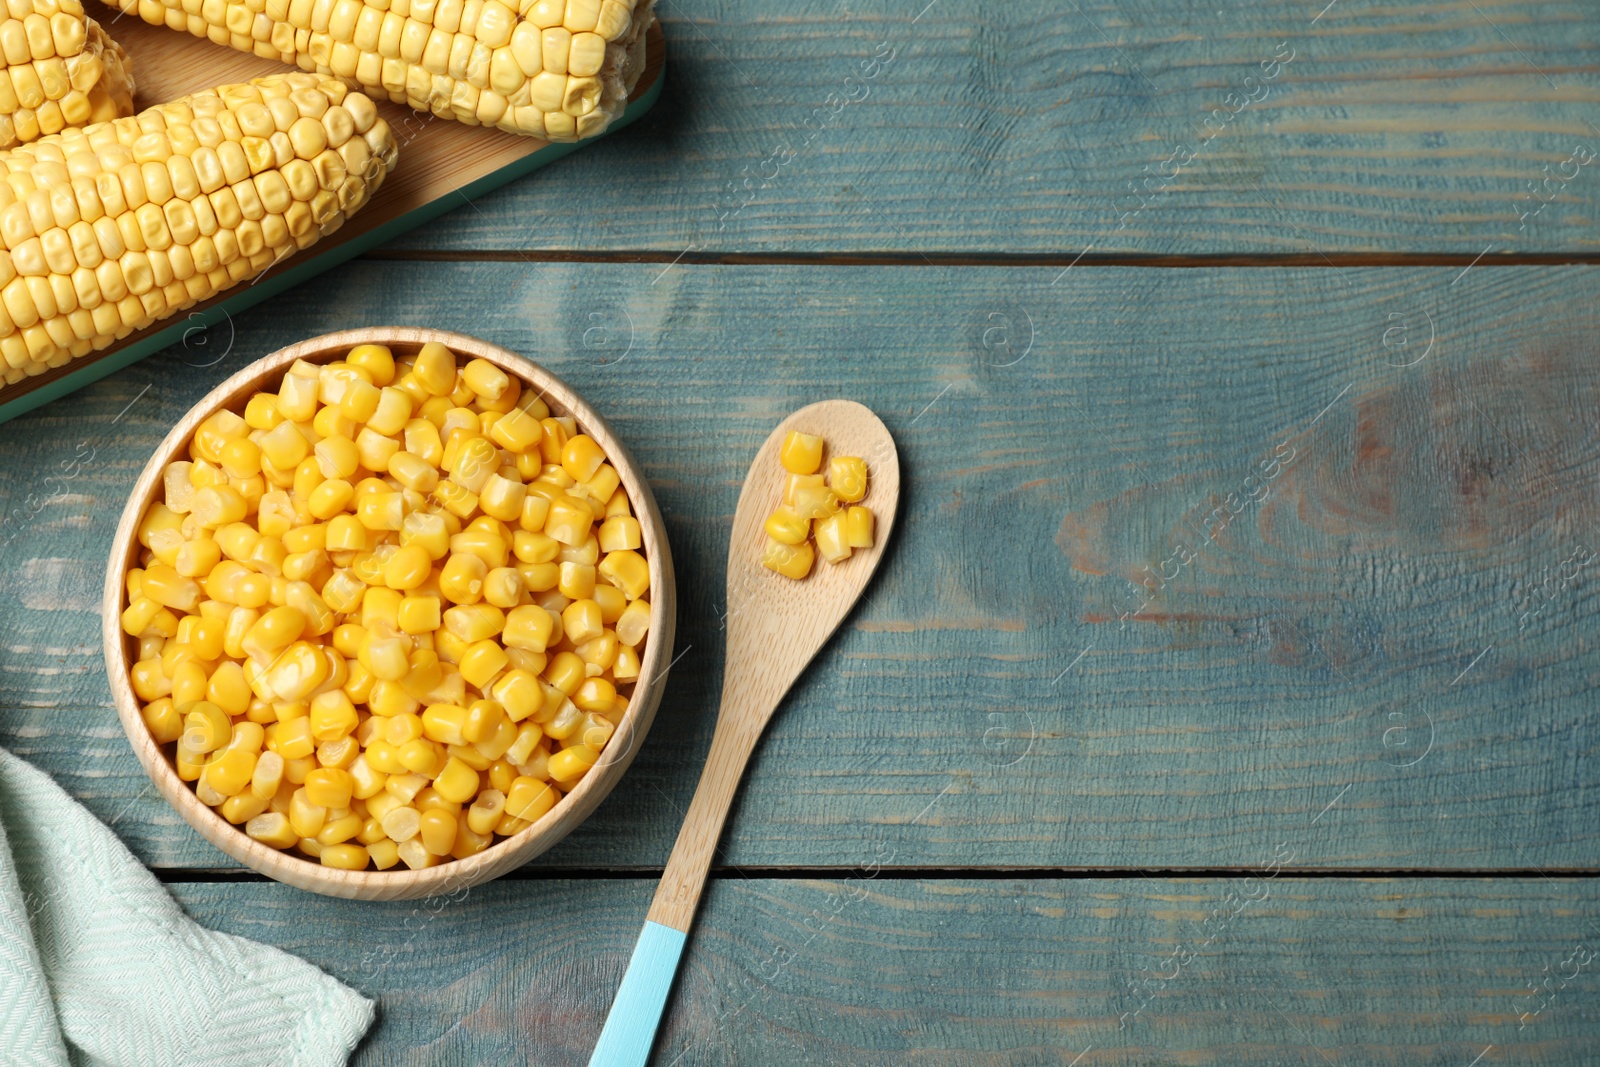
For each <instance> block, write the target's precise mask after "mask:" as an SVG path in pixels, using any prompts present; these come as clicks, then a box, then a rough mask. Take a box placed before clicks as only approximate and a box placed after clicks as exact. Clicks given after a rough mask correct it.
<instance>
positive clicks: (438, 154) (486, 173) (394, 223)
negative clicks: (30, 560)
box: [0, 13, 666, 419]
mask: <svg viewBox="0 0 1600 1067" xmlns="http://www.w3.org/2000/svg"><path fill="white" fill-rule="evenodd" d="M108 21H109V23H110V24H111V25H113V26H114V27H115V37H116V40H117V41H118V42H119V43H120V44H122V45H123V46H124V47H126V48H127V49H128V51H129V52H130V53H131V54H132V55H133V57H134V69H135V78H136V80H137V82H138V90H139V91H138V94H137V96H136V98H135V101H134V104H135V106H136V107H137V108H139V109H141V110H142V109H144V108H147V107H151V106H153V105H155V104H159V103H161V102H163V101H167V100H174V99H177V98H178V97H180V96H184V95H186V94H189V93H193V92H199V91H202V90H205V89H211V88H215V87H216V86H218V85H226V84H228V83H230V82H242V81H248V80H249V79H251V78H256V77H260V76H262V75H267V74H276V73H281V72H283V71H284V70H286V69H290V68H287V67H286V66H285V65H284V64H282V63H279V62H277V61H276V60H271V59H264V58H262V57H260V56H255V55H248V54H246V53H243V52H238V51H235V50H234V49H232V48H226V47H222V46H220V45H216V44H213V43H211V42H209V41H204V40H200V39H198V38H194V37H190V36H189V35H188V34H185V33H177V32H174V31H172V30H169V29H166V28H163V27H157V26H151V25H148V24H147V23H145V22H142V21H140V20H139V19H137V18H134V19H127V20H125V21H124V20H123V18H122V16H121V14H120V13H119V14H118V15H116V16H115V17H114V18H112V19H110V20H108ZM646 47H647V49H648V56H649V58H648V59H647V61H646V64H645V67H644V69H643V70H642V71H641V72H640V75H639V80H638V83H637V84H636V86H635V87H634V91H633V93H632V95H631V96H630V98H629V106H628V108H627V110H626V111H625V112H624V113H623V114H622V115H620V116H618V117H617V119H616V120H615V121H614V122H612V124H611V126H610V127H609V128H608V130H607V131H606V132H607V133H609V132H612V131H614V130H619V129H621V128H622V127H624V126H626V125H628V124H629V123H631V122H633V121H634V120H635V119H637V118H638V116H639V115H640V114H642V113H643V112H644V111H645V110H646V109H648V108H649V107H650V105H651V104H652V103H653V102H654V101H655V99H656V98H657V96H658V95H659V93H660V83H661V75H662V71H663V70H664V69H665V63H666V53H665V47H664V43H663V40H662V37H661V31H660V28H659V27H658V26H652V27H650V28H649V30H648V31H647V36H646ZM377 104H378V110H379V112H380V113H381V114H382V115H383V117H384V118H385V119H386V120H388V122H389V124H390V126H391V127H392V129H393V130H394V140H395V144H396V146H397V147H398V149H399V153H400V155H399V162H397V163H396V164H395V169H394V170H393V171H392V172H390V174H389V175H388V176H387V177H386V178H385V179H384V182H383V186H382V188H381V189H379V191H378V192H377V193H376V194H375V195H374V196H373V197H372V199H371V201H369V202H368V203H367V204H366V205H365V206H363V207H362V208H361V210H360V211H358V212H357V213H356V215H355V216H353V217H352V218H351V219H350V220H349V221H348V222H346V223H345V224H344V225H342V226H341V227H340V228H339V230H338V231H337V232H336V233H334V234H331V235H329V236H328V237H327V238H325V239H323V240H320V241H318V242H317V244H316V245H314V246H313V247H312V248H311V249H305V250H302V251H301V252H299V253H296V254H295V255H292V256H290V257H288V258H287V259H284V260H283V261H281V262H280V263H278V264H276V265H274V266H273V267H271V268H269V269H268V270H266V271H263V272H262V273H261V274H259V275H258V276H257V277H255V278H254V279H252V281H251V282H250V284H249V285H247V286H245V287H243V288H240V287H238V286H235V287H234V288H232V289H229V290H225V291H223V292H221V293H218V294H217V295H216V296H214V297H212V298H211V299H209V300H203V301H201V302H199V303H198V304H195V305H193V308H192V309H189V308H185V309H182V310H183V311H184V312H185V314H184V316H183V318H181V319H179V318H178V317H177V314H176V313H175V314H173V315H169V316H168V317H167V318H165V319H162V320H160V321H158V322H156V323H154V324H152V325H150V326H148V327H146V328H145V329H143V330H139V331H137V332H135V333H132V334H129V335H128V336H127V337H125V338H123V339H122V340H120V341H118V342H117V343H116V344H114V345H111V346H109V347H107V348H105V349H103V350H101V351H98V352H91V353H89V354H88V355H85V356H81V357H79V358H77V359H74V360H72V361H71V362H69V363H66V364H63V365H62V366H60V367H57V368H54V369H52V370H48V371H45V372H44V373H42V374H40V375H38V376H36V377H31V378H24V379H23V380H21V381H19V382H15V383H13V384H11V385H5V386H3V387H0V419H8V418H13V417H15V416H16V415H18V414H21V413H22V412H24V411H28V410H31V409H32V408H34V407H36V406H38V405H39V404H41V403H44V402H46V401H48V400H53V399H55V398H56V397H58V396H63V395H65V394H66V393H67V392H68V391H70V390H72V389H77V388H81V387H82V386H84V385H86V384H88V383H89V382H91V381H94V380H96V379H98V378H101V377H104V376H105V375H106V374H109V373H111V371H113V370H116V369H120V368H122V367H125V366H127V365H128V364H129V363H132V362H133V361H135V360H138V359H143V358H144V357H145V356H148V355H150V354H151V353H153V352H156V351H159V350H160V349H161V348H163V347H165V346H166V345H169V344H174V343H176V342H178V341H179V340H181V339H182V338H184V337H185V336H187V335H188V334H189V333H190V332H191V331H194V330H197V329H202V328H204V327H206V326H209V325H211V324H213V323H215V322H218V321H221V319H222V317H223V315H224V314H237V313H238V312H240V311H242V310H244V309H245V308H247V307H251V306H253V305H255V304H256V303H258V302H260V301H261V300H263V299H265V298H266V297H268V296H273V295H276V294H277V293H279V292H282V291H283V290H284V289H285V288H287V287H288V286H290V285H293V284H295V283H297V282H301V281H304V280H306V279H307V278H310V277H312V276H314V275H315V274H318V273H320V272H322V271H325V270H329V269H331V268H333V267H336V266H338V265H339V264H340V263H343V262H345V261H346V260H348V259H350V258H351V257H353V256H356V255H359V254H360V253H362V252H365V251H368V250H370V249H372V248H374V247H376V246H377V245H378V244H379V243H380V242H381V241H383V240H386V239H388V238H390V237H393V236H395V235H397V234H402V233H404V232H405V231H406V230H408V229H410V228H411V227H413V226H417V225H419V224H420V223H422V222H424V221H425V220H427V219H431V218H434V217H436V216H438V215H439V214H440V213H441V212H443V211H445V210H447V209H448V208H449V207H451V206H453V205H454V204H455V203H457V202H459V201H467V202H470V200H471V198H472V197H474V196H477V195H480V194H481V193H483V192H485V191H487V190H489V189H493V188H497V187H498V186H500V185H503V184H504V183H506V182H508V181H510V180H512V179H513V178H515V177H518V176H522V175H526V174H528V173H530V172H532V171H533V170H535V169H537V168H539V167H543V166H546V165H548V164H549V163H552V162H554V161H555V160H557V159H561V158H563V157H565V156H567V155H569V154H570V153H572V152H575V151H577V150H578V149H579V148H582V147H584V146H586V145H588V144H590V143H592V141H590V140H585V141H582V142H578V143H576V144H552V143H550V142H548V141H544V140H540V139H538V138H533V137H518V136H516V135H514V134H510V133H505V132H502V131H500V130H493V129H483V128H481V127H471V126H465V125H462V124H461V123H459V122H451V121H446V120H440V119H438V118H437V117H436V116H434V115H427V114H423V113H421V112H417V111H412V110H411V109H410V108H408V107H406V106H404V105H403V104H396V103H393V102H391V101H389V100H387V99H381V94H380V98H378V99H377ZM601 136H604V134H602V135H601Z"/></svg>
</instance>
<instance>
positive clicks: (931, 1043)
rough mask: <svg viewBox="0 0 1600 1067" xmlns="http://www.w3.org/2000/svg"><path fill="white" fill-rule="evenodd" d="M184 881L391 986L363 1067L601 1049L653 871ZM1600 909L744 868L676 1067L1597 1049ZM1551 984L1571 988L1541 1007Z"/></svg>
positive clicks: (282, 940)
mask: <svg viewBox="0 0 1600 1067" xmlns="http://www.w3.org/2000/svg"><path fill="white" fill-rule="evenodd" d="M1256 844H1257V848H1258V849H1259V852H1260V856H1259V857H1258V858H1263V859H1264V858H1268V857H1271V856H1272V855H1273V850H1274V845H1275V842H1274V841H1273V840H1271V839H1267V840H1262V841H1260V842H1257V843H1256ZM172 889H173V890H174V892H175V893H176V895H177V897H178V899H179V901H180V902H181V903H182V905H183V906H184V908H185V909H186V910H187V911H188V912H189V913H190V914H191V915H193V916H194V917H195V918H196V919H197V920H199V921H200V922H201V923H202V924H204V925H206V926H213V927H216V928H218V929H221V930H225V931H227V932H229V933H235V934H240V935H242V936H245V937H249V938H254V939H258V940H262V941H266V942H268V943H271V944H275V945H278V946H279V947H281V948H284V949H287V950H288V951H290V952H293V953H295V954H297V955H300V956H303V957H305V958H307V959H309V960H310V961H311V962H313V963H315V964H317V965H319V966H321V967H323V968H325V969H326V970H327V971H328V972H329V973H330V974H332V975H333V976H334V977H335V978H338V979H340V980H342V981H345V982H348V983H350V984H352V985H354V986H355V987H356V988H357V989H359V990H361V991H362V992H364V993H366V994H368V995H369V996H374V997H376V998H377V1000H378V1004H379V1009H378V1019H379V1021H378V1023H377V1024H376V1026H375V1027H374V1029H373V1031H372V1033H371V1035H370V1036H369V1037H368V1038H367V1040H366V1041H365V1043H364V1044H363V1045H362V1046H361V1047H360V1049H359V1050H358V1051H357V1053H356V1055H355V1057H354V1058H353V1059H352V1061H351V1062H352V1063H353V1064H356V1065H358V1067H367V1065H377V1064H383V1065H385V1067H398V1065H410V1064H417V1065H421V1064H429V1065H435V1064H451V1065H454V1064H479V1063H495V1064H503V1063H530V1064H531V1063H537V1064H541V1065H547V1067H564V1065H568V1064H576V1065H581V1064H584V1063H585V1062H587V1060H588V1055H589V1050H590V1048H591V1047H592V1046H593V1043H594V1040H595V1037H596V1036H597V1035H598V1034H599V1032H600V1026H601V1021H602V1019H603V1018H604V1015H605V1011H606V1008H607V1006H608V1005H609V1004H610V1001H611V996H612V993H613V991H614V990H615V988H616V984H617V982H618V980H619V978H620V977H621V974H622V970H623V968H624V966H625V965H626V963H627V958H628V953H629V951H630V950H631V948H632V946H633V939H634V937H635V936H636V935H637V933H638V916H639V913H640V911H642V910H643V907H644V903H645V901H646V900H647V899H648V897H649V893H650V889H651V886H650V883H649V882H647V881H644V880H632V879H624V880H599V881H538V882H507V881H501V882H496V883H492V884H489V885H485V886H480V887H478V888H477V889H474V890H472V891H470V893H468V894H465V895H464V896H463V897H458V898H456V899H454V900H448V899H442V898H441V899H439V900H435V901H428V902H413V903H410V904H403V903H393V904H354V903H347V902H344V901H335V900H316V901H308V899H307V898H306V897H305V896H304V895H303V894H300V893H297V892H295V891H294V890H291V889H288V888H286V887H283V886H275V885H270V884H254V885H198V884H188V885H181V886H173V887H172ZM1252 898H1253V902H1249V903H1245V901H1249V900H1252ZM308 903H311V904H314V905H315V907H314V908H312V907H308V906H307V904H308ZM1597 903H1600V899H1597V887H1596V884H1595V883H1594V882H1593V881H1592V880H1581V881H1572V880H1565V879H1560V880H1555V881H1546V880H1544V879H1541V878H1538V877H1533V878H1526V879H1496V880H1478V879H1471V880H1448V881H1427V880H1421V881H1419V880H1413V879H1363V880H1354V879H1350V880H1346V879H1338V880H1322V879H1302V878H1298V877H1296V876H1295V875H1294V873H1293V871H1292V864H1291V865H1290V869H1284V870H1283V871H1282V872H1281V873H1279V875H1278V876H1277V877H1276V878H1270V879H1269V878H1264V877H1263V878H1261V879H1257V880H1252V881H1250V882H1248V883H1246V882H1245V881H1243V880H1239V879H1233V880H1221V881H1218V880H1209V879H1166V878H1150V879H1144V878H1129V879H1121V880H1116V881H1106V880H1098V879H1087V880H1073V881H1060V880H1051V879H1045V880H1032V881H1020V880H1014V879H1007V878H1005V877H1003V876H999V877H994V878H991V879H988V880H982V881H973V880H951V881H931V882H929V881H895V880H890V879H888V878H883V877H880V878H877V879H872V878H865V877H863V878H856V879H851V880H846V881H831V880H830V881H792V880H777V879H773V880H766V879H763V880H740V879H738V878H729V879H719V880H717V881H716V882H714V883H713V885H712V887H711V891H710V893H709V894H708V897H707V901H706V911H705V914H704V915H703V917H702V919H701V922H700V923H699V925H698V926H697V928H696V930H695V932H694V933H693V934H692V935H691V938H690V941H689V945H688V949H687V954H686V955H685V957H684V966H683V969H682V972H681V973H680V975H679V979H678V985H677V990H676V994H675V996H674V999H673V1002H672V1010H671V1012H670V1014H669V1016H668V1018H667V1019H666V1020H665V1021H664V1025H663V1028H662V1034H661V1037H660V1039H659V1041H658V1043H657V1045H656V1051H655V1055H654V1057H653V1059H652V1061H651V1062H652V1063H654V1064H656V1065H657V1067H671V1065H675V1067H711V1065H733V1064H740V1065H743V1064H815V1065H821V1067H838V1065H856V1064H863V1065H874V1067H876V1065H887V1064H918V1065H940V1067H964V1065H1002V1067H1036V1065H1039V1064H1052V1065H1056V1067H1067V1065H1069V1064H1071V1063H1073V1062H1074V1060H1075V1059H1077V1061H1078V1063H1079V1067H1109V1065H1135V1064H1140V1065H1142V1064H1153V1063H1188V1064H1213V1065H1215V1064H1244V1065H1262V1067H1265V1065H1268V1064H1271V1065H1274V1067H1277V1065H1282V1064H1306V1065H1310V1064H1326V1063H1334V1064H1353V1063H1360V1064H1395V1065H1399V1064H1407V1065H1411V1064H1433V1065H1438V1067H1466V1065H1468V1064H1470V1063H1471V1062H1472V1061H1473V1058H1474V1057H1475V1056H1478V1055H1479V1054H1480V1053H1482V1052H1483V1051H1484V1049H1485V1047H1486V1046H1491V1045H1492V1046H1493V1049H1492V1050H1491V1051H1490V1052H1489V1053H1488V1055H1487V1056H1485V1057H1484V1059H1483V1061H1482V1062H1483V1063H1541V1064H1571V1065H1587V1064H1589V1063H1591V1062H1592V1061H1593V1045H1594V1026H1595V1009H1594V995H1593V991H1594V984H1595V982H1596V981H1597V979H1596V976H1595V968H1596V966H1600V961H1593V962H1591V963H1590V964H1589V966H1588V967H1587V968H1583V969H1579V968H1578V966H1577V965H1578V962H1579V960H1581V958H1582V956H1581V955H1579V956H1578V957H1573V952H1574V949H1575V947H1576V946H1577V945H1579V944H1580V943H1583V944H1586V945H1587V946H1589V952H1590V953H1591V954H1592V952H1593V948H1594V945H1595V938H1596V931H1595V930H1594V927H1593V918H1592V917H1593V914H1594V911H1595V906H1596V904H1597ZM1235 908H1237V909H1238V911H1237V914H1235V913H1234V909H1235ZM1175 954H1179V955H1178V956H1177V957H1176V958H1175ZM1183 960H1187V962H1182V961H1183ZM1567 960H1571V962H1569V963H1567V964H1566V965H1565V966H1563V961H1567ZM1546 968H1548V971H1547V970H1546ZM1575 970H1576V971H1577V972H1578V973H1577V974H1576V975H1575V977H1574V978H1573V980H1572V981H1570V982H1568V983H1566V988H1565V989H1564V990H1562V989H1560V986H1561V985H1562V980H1561V978H1560V974H1562V973H1565V974H1572V973H1573V972H1574V971H1575ZM1547 975H1549V976H1551V989H1552V990H1559V992H1557V994H1556V996H1555V997H1554V998H1553V999H1548V998H1549V994H1548V993H1545V994H1544V997H1545V998H1547V999H1545V1001H1544V1003H1545V1007H1544V1010H1542V1011H1540V1012H1539V1013H1538V1014H1537V1015H1533V1014H1532V1012H1533V1010H1534V1009H1535V1008H1537V1007H1539V1005H1540V998H1537V997H1530V996H1529V995H1528V988H1529V986H1530V984H1534V985H1537V984H1539V983H1541V982H1542V981H1543V980H1544V979H1545V978H1546V976H1547ZM1163 976H1165V977H1163ZM1523 1013H1528V1017H1527V1018H1526V1019H1524V1018H1523V1017H1522V1016H1523ZM1079 1057H1081V1058H1079Z"/></svg>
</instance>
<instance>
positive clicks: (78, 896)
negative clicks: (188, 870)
mask: <svg viewBox="0 0 1600 1067" xmlns="http://www.w3.org/2000/svg"><path fill="white" fill-rule="evenodd" d="M286 891H287V890H286ZM372 1014H373V1009H372V1002H371V1001H369V1000H367V999H366V998H365V997H363V996H361V995H360V994H358V993H356V992H355V991H354V990H351V989H347V988H346V987H345V986H343V985H340V984H339V983H338V982H336V981H334V980H333V979H332V978H329V977H328V976H327V975H325V974H323V973H322V972H321V971H320V970H318V969H317V968H315V967H313V966H312V965H311V964H309V963H306V962H305V961H304V960H300V959H296V958H295V957H293V956H291V955H289V954H288V953H286V952H281V951H279V950H278V949H275V948H272V947H270V946H267V945H260V944H257V943H256V942H254V941H247V940H245V939H244V938H242V937H234V936H233V935H232V934H220V933H217V932H216V931H214V930H207V929H205V928H204V927H201V926H199V925H197V924H196V923H195V922H194V921H193V920H192V919H190V918H189V917H188V916H186V915H184V914H183V912H182V911H181V910H179V908H178V905H177V904H176V903H175V902H174V901H173V899H172V897H171V896H169V895H168V894H167V891H166V890H165V889H164V888H162V885H161V883H160V882H158V881H156V879H155V877H154V876H153V875H152V874H151V873H150V872H149V871H147V870H145V868H144V865H143V864H141V863H140V862H139V861H138V860H136V859H134V857H133V855H132V853H130V852H129V851H128V850H127V848H126V847H125V846H124V845H123V844H122V842H121V841H119V840H117V837H116V835H115V834H113V833H112V832H111V831H110V830H108V829H107V828H106V827H105V826H104V825H103V824H102V823H101V822H100V821H99V820H98V819H96V818H95V817H94V816H93V815H91V814H89V812H88V811H87V810H85V809H84V808H83V807H82V806H81V805H79V804H78V802H77V801H75V800H73V799H72V798H71V797H70V796H68V795H67V794H66V792H65V791H64V790H62V788H61V787H60V786H58V785H56V783H55V782H53V781H52V780H51V779H50V777H49V776H48V775H46V774H44V773H43V772H42V771H39V770H37V769H35V768H34V767H32V766H31V765H29V764H28V763H27V762H25V761H23V760H21V759H18V758H17V757H16V756H13V755H12V754H11V753H9V752H6V751H4V750H3V749H0V1060H4V1061H5V1062H6V1063H19V1064H22V1063H26V1064H41V1065H51V1067H54V1065H61V1067H68V1065H81V1064H94V1065H100V1064H106V1065H112V1064H115V1065H118V1067H120V1065H123V1064H163V1065H167V1064H204V1065H205V1067H235V1065H239V1067H244V1065H257V1064H260V1065H267V1064H304V1065H307V1067H321V1065H325V1064H326V1065H338V1064H342V1063H344V1062H345V1060H346V1059H347V1058H348V1057H349V1055H350V1050H351V1049H353V1048H354V1047H355V1044H356V1042H357V1041H359V1040H361V1035H362V1034H364V1033H366V1030H367V1027H368V1026H370V1025H372Z"/></svg>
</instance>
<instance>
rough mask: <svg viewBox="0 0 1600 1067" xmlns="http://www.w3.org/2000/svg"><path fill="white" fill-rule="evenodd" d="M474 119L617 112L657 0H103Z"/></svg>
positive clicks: (549, 120)
mask: <svg viewBox="0 0 1600 1067" xmlns="http://www.w3.org/2000/svg"><path fill="white" fill-rule="evenodd" d="M108 2H110V3H113V4H114V5H115V6H118V7H120V8H121V9H122V10H123V11H125V12H127V13H128V14H137V15H138V16H139V17H140V18H141V19H143V20H144V21H146V22H148V23H151V24H152V25H156V26H163V25H164V26H168V27H170V28H172V29H176V30H188V31H189V32H190V33H192V34H194V35H195V36H196V37H206V38H209V39H210V40H212V41H215V42H216V43H218V44H228V45H232V46H233V47H234V48H237V49H239V50H240V51H242V52H253V53H254V54H256V55H259V56H262V57H264V58H267V59H276V60H280V61H282V62H284V63H289V64H293V65H297V66H299V67H301V68H302V69H304V70H311V71H316V72H317V73H319V74H333V75H336V76H338V77H340V78H344V79H345V80H346V81H348V82H351V83H353V84H356V85H359V86H361V87H363V88H365V89H367V90H368V91H370V92H373V93H379V92H382V93H385V94H387V95H388V97H389V99H391V100H393V101H394V102H395V103H399V104H408V105H410V106H411V107H412V108H415V109H416V110H418V111H424V112H432V113H433V114H435V115H439V116H441V117H444V118H454V119H457V120H459V121H461V122H464V123H467V124H468V125H473V126H477V125H484V126H495V127H498V128H500V129H502V130H508V131H510V132H512V133H520V134H527V135H529V136H533V137H543V138H545V139H547V140H551V141H573V140H577V139H578V138H581V137H588V136H591V135H593V134H597V133H599V132H600V131H602V130H604V129H605V128H606V126H607V124H608V123H610V121H611V120H612V119H614V118H615V117H616V116H617V115H619V114H621V113H622V109H623V107H624V106H625V105H626V103H627V96H628V93H629V92H630V91H631V90H632V89H633V85H634V83H635V82H636V81H637V80H638V76H639V72H640V70H641V69H642V67H643V66H644V31H645V30H646V29H647V28H648V26H649V23H650V22H651V21H652V16H651V14H650V7H651V4H652V2H653V0H204V2H203V3H202V2H200V0H108Z"/></svg>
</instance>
